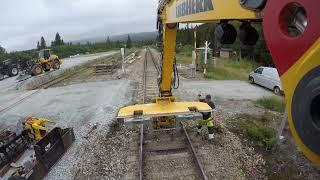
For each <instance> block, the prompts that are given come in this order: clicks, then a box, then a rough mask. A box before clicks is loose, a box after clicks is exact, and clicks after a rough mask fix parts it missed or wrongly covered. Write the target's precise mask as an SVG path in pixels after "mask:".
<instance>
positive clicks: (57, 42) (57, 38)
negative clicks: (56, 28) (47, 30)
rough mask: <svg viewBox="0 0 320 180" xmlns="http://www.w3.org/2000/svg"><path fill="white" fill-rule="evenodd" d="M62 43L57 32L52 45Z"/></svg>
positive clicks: (60, 44)
mask: <svg viewBox="0 0 320 180" xmlns="http://www.w3.org/2000/svg"><path fill="white" fill-rule="evenodd" d="M62 45H64V42H63V39H62V38H61V36H60V34H59V33H58V32H57V34H56V37H55V39H54V41H53V43H52V46H62Z"/></svg>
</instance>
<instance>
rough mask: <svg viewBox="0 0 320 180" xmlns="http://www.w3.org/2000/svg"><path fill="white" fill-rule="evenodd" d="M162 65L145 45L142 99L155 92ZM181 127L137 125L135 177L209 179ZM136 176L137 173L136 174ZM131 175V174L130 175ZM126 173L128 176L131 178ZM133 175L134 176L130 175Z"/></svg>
mask: <svg viewBox="0 0 320 180" xmlns="http://www.w3.org/2000/svg"><path fill="white" fill-rule="evenodd" d="M160 72H161V68H160V66H159V65H158V63H157V60H156V59H155V58H154V55H153V54H152V52H151V50H150V49H149V48H147V49H146V54H145V61H144V65H143V80H142V81H143V88H142V90H143V99H142V101H143V103H148V102H150V100H151V99H152V98H154V97H156V96H158V83H157V82H158V76H159V74H160ZM181 127H182V128H181V129H165V130H157V131H156V130H148V128H147V127H146V126H145V125H143V124H142V125H140V131H139V137H138V138H137V139H138V141H139V147H138V157H137V158H136V161H137V163H135V166H136V165H137V166H138V168H137V169H138V177H139V179H140V180H142V179H179V178H183V179H184V178H188V179H205V180H206V179H208V178H207V176H206V174H205V172H204V169H203V166H202V164H201V162H200V160H199V157H198V155H197V153H196V150H195V146H194V144H193V143H192V141H191V139H190V136H189V134H188V132H187V129H186V127H185V126H184V124H182V123H181ZM135 177H136V176H135ZM131 178H132V176H131ZM131 178H130V177H127V179H131ZM133 179H134V178H133Z"/></svg>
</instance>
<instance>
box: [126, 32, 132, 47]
mask: <svg viewBox="0 0 320 180" xmlns="http://www.w3.org/2000/svg"><path fill="white" fill-rule="evenodd" d="M127 48H132V41H131V38H130V35H128V39H127Z"/></svg>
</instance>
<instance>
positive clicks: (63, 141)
mask: <svg viewBox="0 0 320 180" xmlns="http://www.w3.org/2000/svg"><path fill="white" fill-rule="evenodd" d="M74 141H75V135H74V131H73V129H72V128H67V129H61V128H54V129H53V130H52V131H50V132H49V133H48V134H47V135H46V136H45V137H44V138H42V139H41V140H40V141H39V142H37V144H36V145H35V146H34V151H35V156H36V159H37V164H36V165H35V167H34V168H33V170H32V171H31V172H30V173H29V175H28V176H27V177H26V178H25V179H28V180H29V179H30V180H38V179H39V180H40V179H43V177H45V176H46V174H47V173H48V172H49V170H50V169H51V168H52V166H54V165H55V164H56V163H57V161H58V160H59V159H60V158H61V157H62V155H63V154H64V153H65V152H66V151H67V150H68V148H69V147H70V146H71V145H72V143H73V142H74Z"/></svg>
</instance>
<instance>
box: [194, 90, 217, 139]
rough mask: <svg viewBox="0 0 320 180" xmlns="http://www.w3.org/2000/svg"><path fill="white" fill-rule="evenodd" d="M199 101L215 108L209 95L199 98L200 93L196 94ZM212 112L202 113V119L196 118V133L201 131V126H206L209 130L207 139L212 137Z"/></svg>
mask: <svg viewBox="0 0 320 180" xmlns="http://www.w3.org/2000/svg"><path fill="white" fill-rule="evenodd" d="M198 97H199V101H200V102H205V103H207V104H208V105H209V106H210V107H211V108H212V109H213V110H214V109H215V108H216V106H215V104H214V103H213V102H212V100H211V95H209V94H208V95H206V98H205V99H201V95H198ZM213 113H214V112H213V111H212V113H211V112H206V113H202V119H198V120H197V127H198V134H200V132H201V128H202V126H207V128H208V132H209V140H210V139H213V137H214V122H213V121H214V114H213Z"/></svg>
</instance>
